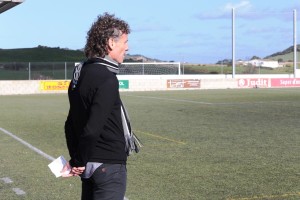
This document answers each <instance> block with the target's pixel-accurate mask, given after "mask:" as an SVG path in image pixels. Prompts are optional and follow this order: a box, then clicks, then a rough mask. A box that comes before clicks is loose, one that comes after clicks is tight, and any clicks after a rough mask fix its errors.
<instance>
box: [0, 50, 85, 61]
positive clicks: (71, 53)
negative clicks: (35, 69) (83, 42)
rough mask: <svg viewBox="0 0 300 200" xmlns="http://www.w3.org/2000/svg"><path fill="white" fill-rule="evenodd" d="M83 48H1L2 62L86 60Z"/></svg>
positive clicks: (0, 57)
mask: <svg viewBox="0 0 300 200" xmlns="http://www.w3.org/2000/svg"><path fill="white" fill-rule="evenodd" d="M84 59H85V56H84V53H83V51H81V50H70V49H61V48H59V47H54V48H51V47H45V46H38V47H34V48H22V49H0V62H65V61H68V62H78V61H81V60H84Z"/></svg>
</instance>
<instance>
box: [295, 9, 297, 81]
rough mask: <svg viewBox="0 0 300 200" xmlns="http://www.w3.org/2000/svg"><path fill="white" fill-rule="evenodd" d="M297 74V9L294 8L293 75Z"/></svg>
mask: <svg viewBox="0 0 300 200" xmlns="http://www.w3.org/2000/svg"><path fill="white" fill-rule="evenodd" d="M296 76H297V11H296V9H295V10H294V77H295V78H296Z"/></svg>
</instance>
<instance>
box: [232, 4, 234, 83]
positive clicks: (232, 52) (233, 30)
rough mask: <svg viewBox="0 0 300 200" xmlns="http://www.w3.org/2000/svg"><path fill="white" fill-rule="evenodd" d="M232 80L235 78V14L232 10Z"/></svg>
mask: <svg viewBox="0 0 300 200" xmlns="http://www.w3.org/2000/svg"><path fill="white" fill-rule="evenodd" d="M232 78H235V12H234V8H232Z"/></svg>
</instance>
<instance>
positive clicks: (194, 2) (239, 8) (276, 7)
mask: <svg viewBox="0 0 300 200" xmlns="http://www.w3.org/2000/svg"><path fill="white" fill-rule="evenodd" d="M232 8H235V13H236V20H235V21H236V58H237V59H243V60H245V59H249V58H251V57H252V56H254V55H255V56H259V57H262V58H263V57H265V56H268V55H270V54H273V53H276V52H278V51H282V50H284V49H286V48H288V47H290V46H292V45H293V11H294V10H296V11H297V41H298V42H297V43H298V44H300V1H299V0H288V1H286V0H278V1H271V0H263V1H262V0H235V1H226V0H211V1H204V0H186V1H174V0H160V1H159V0H151V1H141V0H128V1H123V0H102V1H101V0H88V1H74V0H51V1H42V0H25V1H24V3H22V4H21V5H18V6H16V7H14V8H13V9H11V10H8V11H6V12H4V13H2V14H0V24H1V29H0V30H1V32H0V48H2V49H15V48H31V47H37V46H38V45H42V46H48V47H60V48H69V49H81V48H83V47H84V45H85V41H86V33H87V31H88V30H89V28H90V26H91V24H92V23H93V21H94V20H95V19H96V17H97V16H98V15H100V14H102V13H104V12H109V13H112V14H115V15H116V16H117V17H120V18H122V19H124V20H125V21H127V22H128V23H129V24H130V27H131V29H132V32H131V34H130V35H129V52H128V53H129V54H141V55H144V56H147V57H150V58H156V59H160V60H163V61H180V62H190V63H216V62H217V61H219V60H223V59H231V51H232V47H231V41H232V39H231V30H232V23H231V22H232V20H231V13H232Z"/></svg>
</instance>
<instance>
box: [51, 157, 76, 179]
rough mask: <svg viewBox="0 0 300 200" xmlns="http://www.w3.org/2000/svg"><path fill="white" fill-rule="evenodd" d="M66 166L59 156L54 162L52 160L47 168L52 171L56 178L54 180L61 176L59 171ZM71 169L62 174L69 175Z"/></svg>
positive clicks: (65, 162)
mask: <svg viewBox="0 0 300 200" xmlns="http://www.w3.org/2000/svg"><path fill="white" fill-rule="evenodd" d="M66 164H67V161H66V159H65V158H64V157H63V156H59V157H58V158H56V159H55V160H53V161H52V162H51V163H50V164H49V165H48V167H49V168H50V170H51V171H52V173H53V174H54V175H55V176H56V178H58V177H60V176H61V175H62V173H61V170H62V169H63V168H64V166H65V165H66ZM70 171H71V169H68V170H67V171H66V172H64V173H63V174H68V173H70Z"/></svg>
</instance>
